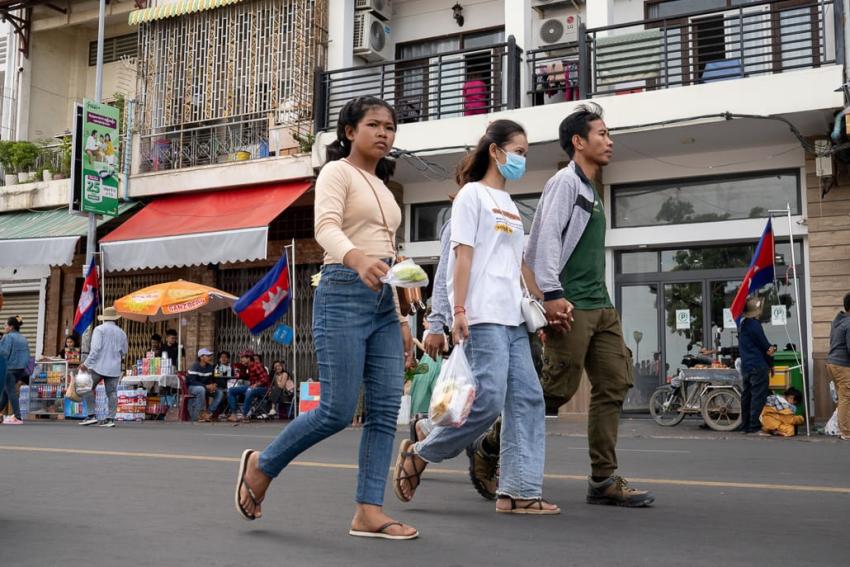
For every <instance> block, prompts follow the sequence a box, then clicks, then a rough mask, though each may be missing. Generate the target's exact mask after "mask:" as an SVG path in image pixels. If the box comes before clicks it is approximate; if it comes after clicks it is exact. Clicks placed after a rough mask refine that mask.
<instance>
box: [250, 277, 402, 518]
mask: <svg viewBox="0 0 850 567" xmlns="http://www.w3.org/2000/svg"><path fill="white" fill-rule="evenodd" d="M393 293H394V291H393V289H392V288H391V287H390V286H388V285H385V286H383V288H381V291H378V292H374V291H372V290H370V289H369V288H368V287H366V285H365V284H364V283H363V282H362V281H361V280H360V278H359V277H358V275H357V272H355V271H354V270H351V269H349V268H346V267H344V266H342V265H341V264H329V265H326V266H324V268H322V279H321V281H320V282H319V287H318V288H317V289H316V295H315V297H314V302H313V339H314V341H315V344H316V356H317V358H318V361H319V382H320V383H321V397H320V401H319V407H318V408H317V409H315V410H313V411H310V412H307V413H304V414H301V415H299V416H298V418H297V419H295V421H293V422H291V423H290V424H289V426H288V427H287V428H286V429H284V430H283V431H282V432H281V433H280V434H279V435H278V436H277V438H276V439H275V440H274V441H272V442H271V444H270V445H269V446H268V447H266V449H265V450H264V451H263V453H262V454H261V455H260V469H261V470H262V471H263V472H264V473H265V474H266V475H268V476H270V477H271V478H275V477H276V476H277V475H279V474H280V472H281V471H282V470H283V469H284V468H285V467H286V466H287V465H288V464H289V463H290V462H291V461H292V460H293V459H295V458H296V457H297V456H298V455H299V454H301V453H302V452H304V451H306V450H307V449H309V448H310V447H312V446H313V445H315V444H316V443H318V442H320V441H322V440H323V439H326V438H327V437H330V436H331V435H333V434H335V433H337V432H339V431H341V430H343V429H345V427H346V426H348V425H349V424H350V423H351V419H352V418H353V417H354V412H355V410H356V408H357V399H358V397H359V395H360V386H361V385H363V386H364V391H365V394H364V408H365V410H366V422H365V423H364V424H363V434H362V436H361V439H360V456H359V472H358V475H357V493H356V495H355V501H356V502H357V503H359V504H374V505H376V506H381V505H383V503H384V489H385V487H386V483H387V474H388V473H389V467H390V460H391V459H392V453H393V443H394V440H395V433H396V422H397V420H398V411H399V406H400V405H401V394H402V386H403V384H404V351H403V347H402V341H401V327H400V325H399V322H398V315H396V311H395V303H394V301H393Z"/></svg>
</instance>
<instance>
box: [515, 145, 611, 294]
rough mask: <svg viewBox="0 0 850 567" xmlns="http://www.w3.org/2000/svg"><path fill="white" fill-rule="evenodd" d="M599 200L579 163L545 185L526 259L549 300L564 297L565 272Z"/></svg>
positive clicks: (558, 174) (561, 172)
mask: <svg viewBox="0 0 850 567" xmlns="http://www.w3.org/2000/svg"><path fill="white" fill-rule="evenodd" d="M595 200H596V195H595V194H594V192H593V187H592V186H591V185H590V180H588V178H587V176H586V175H585V174H584V172H583V171H582V170H581V168H580V167H578V165H576V163H575V162H570V164H569V165H568V166H567V167H565V168H563V169H561V170H560V171H558V173H556V174H555V175H553V176H552V178H551V179H549V181H547V182H546V185H545V186H544V187H543V195H542V196H541V197H540V203H539V204H538V205H537V211H536V212H535V213H534V221H533V222H532V223H531V234H530V236H529V238H528V245H527V246H526V249H525V262H526V263H527V264H528V265H529V267H530V268H531V270H532V271H533V272H534V277H535V279H536V280H537V285H538V286H539V287H540V289H541V290H542V291H543V299H545V300H546V301H551V300H554V299H560V298H562V297H564V290H563V287H562V286H561V278H560V276H561V272H562V271H563V270H564V266H566V265H567V261H569V259H570V256H572V253H573V251H574V250H575V249H576V245H577V244H578V241H579V240H581V236H582V234H584V229H585V228H587V223H588V222H589V221H590V215H591V213H592V211H593V203H594V201H595Z"/></svg>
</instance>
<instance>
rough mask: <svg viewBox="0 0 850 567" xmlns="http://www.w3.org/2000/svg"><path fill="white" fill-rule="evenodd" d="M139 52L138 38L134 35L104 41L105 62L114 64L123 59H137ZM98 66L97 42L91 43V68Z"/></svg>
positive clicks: (109, 38) (129, 34)
mask: <svg viewBox="0 0 850 567" xmlns="http://www.w3.org/2000/svg"><path fill="white" fill-rule="evenodd" d="M138 52H139V42H138V36H137V35H136V34H134V33H128V34H127V35H119V36H117V37H108V38H106V39H104V40H103V62H104V63H114V62H115V61H120V60H121V58H122V57H136V54H137V53H138ZM95 65H97V42H96V41H92V42H91V43H89V67H94V66H95Z"/></svg>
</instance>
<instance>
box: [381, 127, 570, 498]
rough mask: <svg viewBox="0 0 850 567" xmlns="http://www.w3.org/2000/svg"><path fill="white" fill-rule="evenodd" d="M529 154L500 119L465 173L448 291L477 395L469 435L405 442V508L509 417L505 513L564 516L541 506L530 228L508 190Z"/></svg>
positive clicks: (503, 459) (399, 473) (466, 428)
mask: <svg viewBox="0 0 850 567" xmlns="http://www.w3.org/2000/svg"><path fill="white" fill-rule="evenodd" d="M527 152H528V140H527V138H526V135H525V130H524V129H523V128H522V126H520V125H519V124H517V123H516V122H513V121H510V120H496V121H495V122H492V123H491V124H490V125H489V126H488V128H487V132H486V133H485V134H484V136H483V137H482V138H481V140H480V141H479V142H478V146H477V147H476V148H475V150H474V151H473V152H472V153H471V154H470V155H469V156H467V157H466V159H465V160H464V161H463V162H462V163H461V165H460V166H459V168H458V175H457V181H458V185H462V186H463V187H462V188H461V190H460V192H459V193H458V195H457V197H456V198H455V200H454V203H453V204H452V220H451V235H452V236H451V238H452V249H453V253H452V254H451V255H450V256H449V265H448V274H449V275H448V282H447V287H448V293H449V301H450V303H451V305H452V310H453V312H454V325H453V327H452V334H453V336H454V340H455V343H459V342H460V341H464V343H463V348H464V349H465V352H466V355H467V358H468V359H469V362H470V364H471V366H472V371H473V373H474V374H475V378H476V379H477V380H478V391H477V397H476V399H475V403H474V404H473V406H472V411H471V412H470V414H469V418H468V419H467V421H466V423H465V424H464V425H463V426H462V427H460V428H453V427H436V428H434V429H433V431H432V432H431V433H430V434H429V435H428V437H427V438H426V439H425V440H424V441H420V442H418V443H414V442H413V441H410V440H406V441H404V442H403V443H402V445H401V448H400V454H399V458H398V460H397V465H396V470H395V476H394V487H395V492H396V496H398V497H399V498H400V499H401V500H403V501H406V502H409V501H410V500H412V499H413V495H414V492H415V490H416V487H417V486H418V485H419V480H420V476H421V474H422V472H423V471H424V470H425V467H426V466H427V465H428V463H439V462H441V461H443V460H444V459H448V458H451V457H454V456H456V455H458V454H459V453H460V452H461V451H463V449H464V448H465V447H467V446H468V445H469V444H470V443H472V442H473V441H475V440H476V439H477V438H478V437H479V436H480V435H481V434H482V433H484V432H485V431H487V429H488V428H489V427H490V426H491V425H492V424H493V422H494V421H495V419H496V418H497V417H498V416H499V414H500V413H501V414H502V430H501V441H502V442H501V452H500V463H501V469H500V470H501V472H500V475H499V488H498V490H497V494H498V499H497V501H496V511H497V512H505V513H515V514H558V513H559V512H560V509H559V508H558V507H557V506H556V505H554V504H551V503H549V502H547V501H545V500H543V497H542V496H543V464H544V457H545V433H546V431H545V423H544V422H545V413H544V403H543V390H542V388H541V386H540V381H539V379H538V377H537V372H536V371H535V369H534V363H533V361H532V358H531V348H530V346H529V341H528V331H527V330H526V327H525V324H524V322H523V317H522V313H521V310H520V302H521V299H522V288H521V283H520V270H521V267H522V252H523V236H524V233H523V224H522V217H521V216H520V214H519V211H518V210H517V207H516V205H515V204H514V202H513V200H512V199H511V197H510V195H509V194H508V193H507V191H505V185H506V182H507V181H509V180H510V181H515V180H518V179H520V178H521V177H522V175H523V174H524V173H525V155H526V153H527ZM524 274H525V275H526V281H527V283H528V285H529V286H530V288H531V290H532V291H533V292H538V291H539V290H537V286H536V284H535V283H534V281H533V279H534V278H533V275H532V274H531V271H530V270H528V269H527V268H526V269H525V270H524Z"/></svg>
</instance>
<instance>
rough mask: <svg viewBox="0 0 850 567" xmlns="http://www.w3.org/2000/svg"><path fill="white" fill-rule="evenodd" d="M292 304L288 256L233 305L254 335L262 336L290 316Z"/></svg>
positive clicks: (284, 256) (282, 257) (234, 310)
mask: <svg viewBox="0 0 850 567" xmlns="http://www.w3.org/2000/svg"><path fill="white" fill-rule="evenodd" d="M291 300H292V297H291V294H290V293H289V266H288V265H287V263H286V253H285V252H284V254H283V256H281V257H280V260H278V261H277V264H275V265H274V267H273V268H272V269H271V271H269V273H267V274H266V275H265V276H263V279H261V280H260V281H259V282H257V284H256V285H255V286H254V287H252V288H251V289H249V290H248V292H247V293H246V294H245V295H243V296H242V297H240V298H239V301H237V302H236V303H235V304H234V305H233V312H234V313H236V314H237V315H238V316H239V318H240V319H242V322H243V323H245V325H246V326H247V327H248V329H249V330H250V331H251V334H252V335H259V334H260V333H261V332H263V331H264V330H265V329H268V328H269V327H271V326H272V325H274V322H275V321H277V320H278V319H280V318H281V317H282V316H283V314H284V313H286V311H287V309H289V303H290V301H291Z"/></svg>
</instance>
